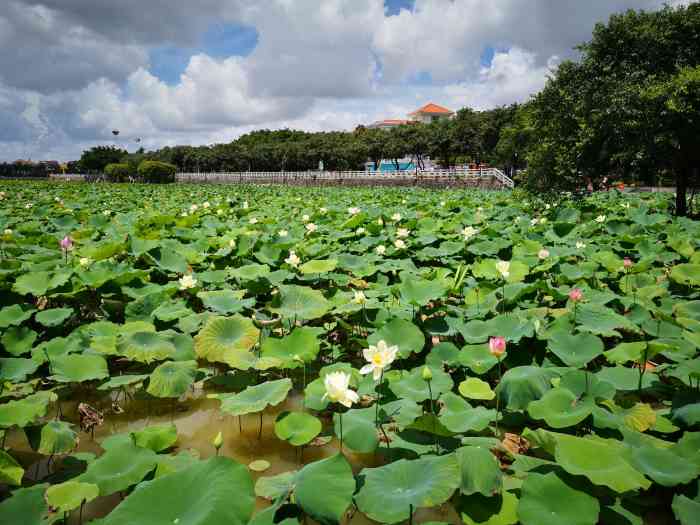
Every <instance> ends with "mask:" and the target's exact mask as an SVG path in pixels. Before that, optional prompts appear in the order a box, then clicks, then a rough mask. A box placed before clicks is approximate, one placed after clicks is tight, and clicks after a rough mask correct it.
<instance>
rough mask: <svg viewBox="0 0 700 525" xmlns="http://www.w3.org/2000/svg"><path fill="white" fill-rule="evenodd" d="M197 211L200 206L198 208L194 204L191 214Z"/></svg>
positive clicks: (191, 207)
mask: <svg viewBox="0 0 700 525" xmlns="http://www.w3.org/2000/svg"><path fill="white" fill-rule="evenodd" d="M197 209H199V206H197V205H196V204H193V205H192V206H190V212H191V213H194V212H196V211H197Z"/></svg>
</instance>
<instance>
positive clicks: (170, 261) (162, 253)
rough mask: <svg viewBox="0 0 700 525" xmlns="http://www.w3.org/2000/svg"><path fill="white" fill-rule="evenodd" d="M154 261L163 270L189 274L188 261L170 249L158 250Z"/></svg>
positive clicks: (155, 251) (155, 252)
mask: <svg viewBox="0 0 700 525" xmlns="http://www.w3.org/2000/svg"><path fill="white" fill-rule="evenodd" d="M154 259H155V261H156V263H157V264H158V266H160V267H161V268H162V269H163V270H166V271H168V272H173V273H187V266H188V265H187V259H186V258H185V256H184V255H182V254H181V253H179V252H177V251H175V250H172V249H170V248H156V250H154Z"/></svg>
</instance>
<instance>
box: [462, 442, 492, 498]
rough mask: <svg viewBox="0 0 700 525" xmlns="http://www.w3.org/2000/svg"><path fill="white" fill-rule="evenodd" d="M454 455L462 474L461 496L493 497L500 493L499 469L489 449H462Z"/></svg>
mask: <svg viewBox="0 0 700 525" xmlns="http://www.w3.org/2000/svg"><path fill="white" fill-rule="evenodd" d="M455 454H456V455H457V462H458V463H459V468H460V471H461V473H462V484H461V488H460V490H461V491H462V494H465V495H467V496H470V495H472V494H475V493H479V494H482V495H483V496H493V495H494V494H499V493H500V492H501V477H502V475H501V468H500V465H499V462H498V460H497V459H496V456H494V455H493V454H492V453H491V451H490V450H489V449H487V448H482V447H462V448H459V449H457V451H456V452H455Z"/></svg>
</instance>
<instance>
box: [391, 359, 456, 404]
mask: <svg viewBox="0 0 700 525" xmlns="http://www.w3.org/2000/svg"><path fill="white" fill-rule="evenodd" d="M431 370H432V373H433V378H432V380H431V381H430V389H428V383H427V382H426V381H425V379H423V367H422V366H418V367H416V368H414V369H413V370H411V371H410V372H405V371H402V375H401V377H400V378H399V379H395V380H393V381H391V382H390V383H389V388H390V389H391V391H392V392H393V393H394V394H395V395H396V396H397V397H404V398H407V399H410V400H412V401H415V402H416V403H420V402H421V401H425V400H426V399H429V398H430V391H432V394H433V400H435V399H437V398H438V397H439V396H440V394H443V393H445V392H449V391H450V390H452V387H453V386H454V382H453V381H452V378H451V377H450V374H448V373H446V372H443V371H442V370H440V369H431Z"/></svg>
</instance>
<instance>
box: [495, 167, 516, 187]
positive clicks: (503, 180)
mask: <svg viewBox="0 0 700 525" xmlns="http://www.w3.org/2000/svg"><path fill="white" fill-rule="evenodd" d="M491 169H492V170H493V175H494V177H496V178H497V179H498V180H499V181H500V182H501V184H503V185H504V186H507V187H509V188H512V187H513V186H515V183H514V182H513V179H511V178H510V177H509V176H508V175H506V174H505V173H503V172H502V171H501V170H499V169H498V168H491Z"/></svg>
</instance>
